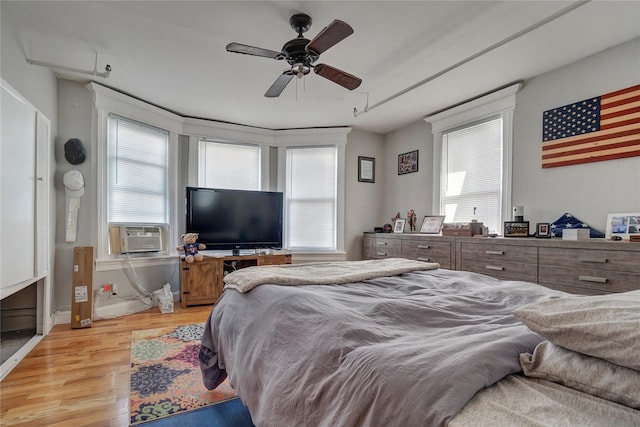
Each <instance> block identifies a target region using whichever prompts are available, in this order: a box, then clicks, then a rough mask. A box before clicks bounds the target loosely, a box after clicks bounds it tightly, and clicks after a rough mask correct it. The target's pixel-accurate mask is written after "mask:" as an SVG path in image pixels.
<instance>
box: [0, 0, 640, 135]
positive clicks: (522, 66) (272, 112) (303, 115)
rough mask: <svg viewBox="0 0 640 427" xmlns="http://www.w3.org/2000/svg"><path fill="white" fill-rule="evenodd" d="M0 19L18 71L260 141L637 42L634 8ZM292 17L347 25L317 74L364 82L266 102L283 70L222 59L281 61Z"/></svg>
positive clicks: (393, 119)
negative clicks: (263, 52)
mask: <svg viewBox="0 0 640 427" xmlns="http://www.w3.org/2000/svg"><path fill="white" fill-rule="evenodd" d="M578 4H580V5H579V6H578V7H575V8H574V9H573V10H571V11H569V12H568V13H565V14H562V15H561V16H559V17H557V18H555V19H554V16H556V15H560V14H561V11H563V10H564V9H566V8H567V7H571V6H577V5H578ZM1 8H2V9H1V12H2V13H3V14H5V13H7V14H8V15H9V16H10V17H11V18H13V19H14V20H15V21H16V22H17V23H18V25H17V26H16V27H17V28H18V34H17V37H18V40H19V42H20V44H21V47H22V49H23V51H24V54H25V58H26V59H30V60H36V61H41V62H45V63H51V64H56V65H63V66H65V67H72V68H78V69H85V70H94V64H95V62H96V54H97V67H96V70H97V71H98V72H102V71H104V67H105V65H106V64H109V65H111V67H112V72H111V74H110V76H109V77H108V78H106V79H104V78H101V77H93V76H87V75H83V74H77V73H69V72H63V71H59V70H58V71H56V73H57V74H58V75H59V76H61V77H64V78H71V79H76V80H87V79H93V80H95V81H97V82H99V83H101V84H104V85H106V86H109V87H112V88H114V89H117V90H120V91H122V92H125V93H128V94H131V95H133V96H135V97H137V98H140V99H142V100H145V101H147V102H149V103H152V104H155V105H158V106H161V107H164V108H166V109H168V110H171V111H174V112H176V113H178V114H181V115H184V116H191V117H198V118H205V119H213V120H218V121H224V122H231V123H238V124H244V125H250V126H257V127H264V128H269V129H290V128H308V127H327V126H353V127H354V128H359V129H363V130H367V131H371V132H376V133H380V134H385V133H388V132H390V131H392V130H395V129H398V128H400V127H402V126H404V125H406V124H408V123H412V122H415V121H416V120H419V119H420V118H422V117H424V116H426V115H428V114H431V113H433V112H436V111H438V110H441V109H443V108H446V107H448V106H451V105H454V104H457V103H459V102H461V101H464V100H467V99H470V98H473V97H475V96H478V95H480V94H482V93H485V92H488V91H491V90H493V89H496V88H498V87H501V86H504V85H506V84H508V83H511V82H514V81H517V80H524V81H526V80H527V79H529V78H530V77H532V76H535V75H538V74H541V73H544V72H547V71H550V70H552V69H555V68H558V67H561V66H563V65H565V64H568V63H571V62H574V61H576V60H578V59H580V58H584V57H586V56H589V55H591V54H594V53H596V52H599V51H601V50H603V49H606V48H608V47H611V46H614V45H617V44H620V43H622V42H625V41H627V40H631V39H633V38H637V37H640V2H639V1H624V2H618V1H592V2H587V3H586V4H581V3H579V2H565V1H505V2H494V1H487V2H483V1H158V2H155V1H138V2H136V1H127V2H125V1H68V2H64V1H43V2H36V1H15V2H14V1H6V0H3V1H2V2H1ZM294 13H306V14H308V15H310V16H311V18H312V19H313V25H312V26H311V29H310V30H309V31H308V32H307V33H305V37H306V38H308V39H312V38H313V37H314V36H315V35H316V34H317V33H318V32H320V30H321V29H322V28H323V27H325V26H327V25H328V24H329V23H330V22H331V21H333V20H334V19H340V20H343V21H345V22H347V23H348V24H350V25H351V26H352V27H353V29H354V34H353V35H351V36H350V37H348V38H346V39H345V40H343V41H342V42H340V43H338V44H337V45H335V46H334V47H332V48H331V49H329V50H327V51H326V52H324V53H323V54H322V55H321V57H320V59H319V61H317V63H326V64H329V65H332V66H334V67H337V68H339V69H342V70H344V71H347V72H349V73H351V74H354V75H356V76H358V77H360V78H361V79H362V80H363V83H362V85H361V86H360V87H359V88H358V89H356V90H355V91H352V92H351V91H348V90H346V89H344V88H342V87H341V86H338V85H336V84H335V83H333V82H331V81H329V80H326V79H324V78H322V77H320V76H317V75H315V74H313V73H311V74H309V75H308V76H306V77H305V78H304V79H303V80H299V81H298V80H297V79H294V80H292V81H291V83H290V84H289V86H287V88H286V89H285V90H284V92H283V93H282V94H281V95H280V97H279V98H265V97H264V96H263V95H264V93H265V91H266V90H267V88H268V87H269V86H270V85H271V83H273V81H274V80H275V79H276V77H277V76H278V75H280V74H281V73H282V71H283V70H284V69H285V68H286V65H287V64H286V63H285V62H283V61H275V60H272V59H267V58H261V57H254V56H249V55H239V54H234V53H229V52H226V50H225V46H226V45H227V44H228V43H229V42H232V41H234V42H239V43H243V44H248V45H253V46H258V47H262V48H266V49H270V50H276V51H279V50H280V49H281V47H282V45H284V43H285V42H287V41H288V40H290V39H292V38H294V37H295V36H296V34H295V33H294V31H293V30H292V29H291V27H290V26H289V18H290V17H291V15H292V14H294ZM546 21H549V22H546ZM544 22H546V23H544ZM26 59H25V60H26ZM33 66H37V65H33ZM422 82H424V84H420V83H422ZM411 88H413V89H411ZM407 89H411V90H408V91H407ZM389 98H392V99H391V100H389V101H385V100H387V99H389ZM381 102H382V103H381ZM367 105H368V106H369V108H368V111H365V109H366V107H367ZM354 108H355V109H357V110H358V111H359V113H358V115H357V117H355V116H354Z"/></svg>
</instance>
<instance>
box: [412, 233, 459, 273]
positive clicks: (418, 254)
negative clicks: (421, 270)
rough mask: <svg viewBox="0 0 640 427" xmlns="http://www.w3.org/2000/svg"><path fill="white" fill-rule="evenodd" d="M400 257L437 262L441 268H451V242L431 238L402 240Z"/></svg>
mask: <svg viewBox="0 0 640 427" xmlns="http://www.w3.org/2000/svg"><path fill="white" fill-rule="evenodd" d="M402 257H403V258H409V259H415V260H418V261H425V262H437V263H438V264H440V267H441V268H446V269H450V268H451V243H450V242H442V241H432V240H420V241H417V240H403V241H402Z"/></svg>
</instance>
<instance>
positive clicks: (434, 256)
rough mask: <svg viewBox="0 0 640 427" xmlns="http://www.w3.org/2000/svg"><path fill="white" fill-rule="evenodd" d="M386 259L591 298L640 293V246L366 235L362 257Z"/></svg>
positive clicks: (548, 240)
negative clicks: (430, 264)
mask: <svg viewBox="0 0 640 427" xmlns="http://www.w3.org/2000/svg"><path fill="white" fill-rule="evenodd" d="M385 257H402V258H411V259H418V260H422V261H430V262H438V263H440V266H441V268H448V269H454V270H465V271H473V272H476V273H482V274H487V275H489V276H493V277H496V278H499V279H505V280H522V281H528V282H534V283H539V284H541V285H544V286H547V287H550V288H553V289H558V290H563V291H567V292H572V293H579V294H586V295H593V294H605V293H612V292H624V291H629V290H633V289H640V243H629V242H612V241H605V240H602V239H593V240H586V241H568V240H562V239H556V238H551V239H536V238H509V237H507V238H488V237H458V236H456V237H445V236H438V235H429V234H400V233H398V234H394V233H365V234H364V239H363V258H365V259H377V258H385Z"/></svg>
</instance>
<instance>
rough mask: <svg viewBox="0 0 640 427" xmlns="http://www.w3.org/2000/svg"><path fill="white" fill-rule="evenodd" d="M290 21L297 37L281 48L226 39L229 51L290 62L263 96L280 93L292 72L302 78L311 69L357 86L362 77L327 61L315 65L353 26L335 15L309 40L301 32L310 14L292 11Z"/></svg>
mask: <svg viewBox="0 0 640 427" xmlns="http://www.w3.org/2000/svg"><path fill="white" fill-rule="evenodd" d="M289 24H290V25H291V28H293V30H294V31H295V32H296V33H298V37H296V38H295V39H293V40H289V41H288V42H287V43H285V45H284V46H283V47H282V50H281V51H280V52H276V51H275V50H269V49H263V48H260V47H255V46H249V45H246V44H242V43H229V44H228V45H227V51H228V52H234V53H243V54H245V55H253V56H262V57H265V58H272V59H276V60H283V59H284V60H286V61H287V62H288V63H289V65H290V66H291V67H290V68H289V69H287V70H285V71H284V72H283V73H282V74H281V75H280V76H279V77H278V78H277V79H276V81H275V82H273V84H272V85H271V87H270V88H269V89H268V90H267V92H266V93H265V94H264V96H266V97H267V98H275V97H277V96H279V95H280V94H281V93H282V91H283V90H284V88H285V87H286V86H287V84H288V83H289V82H290V81H291V79H292V78H293V76H296V77H298V78H302V77H304V76H306V75H307V74H309V72H310V71H311V69H313V71H314V72H315V73H316V74H318V75H319V76H322V77H324V78H325V79H328V80H331V81H332V82H334V83H337V84H339V85H340V86H342V87H345V88H347V89H349V90H354V89H355V88H357V87H358V86H360V83H362V80H361V79H359V78H358V77H356V76H353V75H351V74H349V73H346V72H344V71H342V70H339V69H337V68H335V67H332V66H330V65H327V64H315V65H314V63H315V62H316V61H317V60H318V58H319V57H320V55H321V54H322V53H323V52H324V51H326V50H327V49H329V48H330V47H332V46H334V45H335V44H337V43H338V42H340V41H342V40H344V39H345V38H347V37H348V36H350V35H351V34H353V28H351V26H350V25H349V24H347V23H346V22H343V21H340V20H338V19H336V20H334V21H333V22H332V23H331V24H329V25H328V26H327V27H325V28H323V29H322V31H320V33H319V34H318V35H317V36H315V37H314V39H313V40H311V41H309V40H308V39H306V38H304V37H303V36H302V34H304V33H305V32H307V31H308V30H309V28H310V27H311V17H310V16H309V15H306V14H304V13H299V14H295V15H293V16H292V17H291V19H289Z"/></svg>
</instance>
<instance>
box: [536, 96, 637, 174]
mask: <svg viewBox="0 0 640 427" xmlns="http://www.w3.org/2000/svg"><path fill="white" fill-rule="evenodd" d="M633 156H640V85H637V86H632V87H629V88H626V89H622V90H618V91H615V92H611V93H607V94H606V95H602V96H596V97H593V98H589V99H586V100H584V101H580V102H574V103H572V104H569V105H565V106H564V107H558V108H553V109H551V110H547V111H545V112H544V113H543V115H542V167H543V168H552V167H556V166H567V165H576V164H580V163H590V162H600V161H602V160H611V159H621V158H623V157H633Z"/></svg>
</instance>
